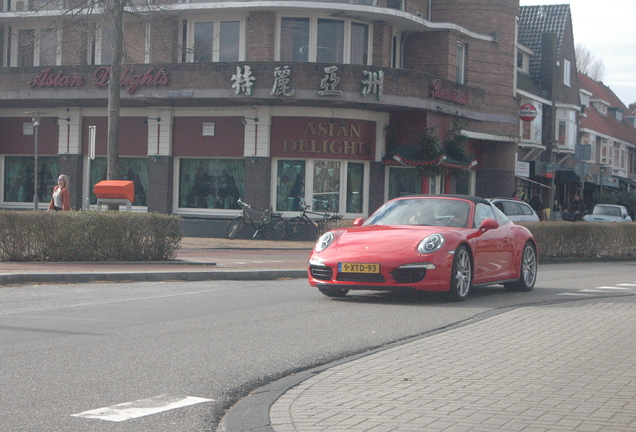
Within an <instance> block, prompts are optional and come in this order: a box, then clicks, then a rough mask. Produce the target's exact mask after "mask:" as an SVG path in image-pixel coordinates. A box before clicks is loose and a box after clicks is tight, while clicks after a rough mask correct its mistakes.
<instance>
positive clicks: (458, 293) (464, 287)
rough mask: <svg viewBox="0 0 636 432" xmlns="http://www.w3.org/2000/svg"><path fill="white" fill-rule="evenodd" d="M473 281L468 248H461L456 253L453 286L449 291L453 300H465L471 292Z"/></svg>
mask: <svg viewBox="0 0 636 432" xmlns="http://www.w3.org/2000/svg"><path fill="white" fill-rule="evenodd" d="M472 281H473V272H472V263H471V261H470V253H469V252H468V249H467V248H466V246H460V247H458V248H457V250H456V251H455V257H454V258H453V267H452V269H451V285H450V290H449V291H448V294H449V296H450V298H451V300H454V301H462V300H464V299H465V298H466V297H467V296H468V293H469V292H470V286H471V284H472Z"/></svg>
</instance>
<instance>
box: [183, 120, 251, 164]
mask: <svg viewBox="0 0 636 432" xmlns="http://www.w3.org/2000/svg"><path fill="white" fill-rule="evenodd" d="M241 120H242V117H175V118H174V119H173V120H172V121H173V125H172V137H173V138H172V140H173V155H174V156H175V157H176V156H187V157H205V156H227V157H232V156H233V157H243V147H244V142H245V127H244V126H243V123H242V122H241ZM204 122H209V123H214V124H215V128H214V129H215V130H214V136H203V123H204Z"/></svg>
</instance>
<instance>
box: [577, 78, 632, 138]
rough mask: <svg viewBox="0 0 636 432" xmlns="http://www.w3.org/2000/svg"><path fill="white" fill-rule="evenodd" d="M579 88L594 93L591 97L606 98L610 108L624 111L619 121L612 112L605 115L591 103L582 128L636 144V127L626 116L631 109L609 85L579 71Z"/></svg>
mask: <svg viewBox="0 0 636 432" xmlns="http://www.w3.org/2000/svg"><path fill="white" fill-rule="evenodd" d="M579 89H581V90H587V91H588V92H590V93H592V96H591V97H590V99H601V100H604V101H605V102H607V103H609V107H610V108H618V109H620V110H622V111H623V121H618V120H617V119H616V117H614V116H612V115H611V113H609V114H608V115H603V114H601V113H599V112H598V111H597V110H596V108H595V107H594V106H592V104H590V108H589V109H586V110H585V114H586V116H585V117H582V118H581V127H582V128H584V129H589V130H593V131H596V132H598V133H600V134H604V135H608V136H610V137H613V138H616V139H619V140H623V141H626V142H628V143H632V144H635V145H636V128H634V127H633V126H632V125H631V124H629V123H628V122H627V121H626V120H625V116H628V115H629V110H628V109H627V107H626V106H625V104H623V102H621V100H620V99H619V98H618V97H616V95H615V94H614V92H613V91H612V90H611V89H610V88H609V87H607V86H606V85H604V84H603V83H601V82H598V81H594V80H593V79H592V78H590V77H588V76H587V75H585V74H582V73H579Z"/></svg>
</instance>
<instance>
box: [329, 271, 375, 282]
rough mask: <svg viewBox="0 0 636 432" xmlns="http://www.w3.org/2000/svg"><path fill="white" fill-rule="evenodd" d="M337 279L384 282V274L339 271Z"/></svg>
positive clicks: (343, 280) (342, 280)
mask: <svg viewBox="0 0 636 432" xmlns="http://www.w3.org/2000/svg"><path fill="white" fill-rule="evenodd" d="M336 280H337V281H339V282H368V283H371V282H375V283H383V282H384V281H385V280H384V276H382V275H381V274H380V273H338V275H337V276H336Z"/></svg>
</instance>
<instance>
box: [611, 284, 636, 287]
mask: <svg viewBox="0 0 636 432" xmlns="http://www.w3.org/2000/svg"><path fill="white" fill-rule="evenodd" d="M616 285H618V286H628V287H636V283H631V284H627V283H624V284H616Z"/></svg>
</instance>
